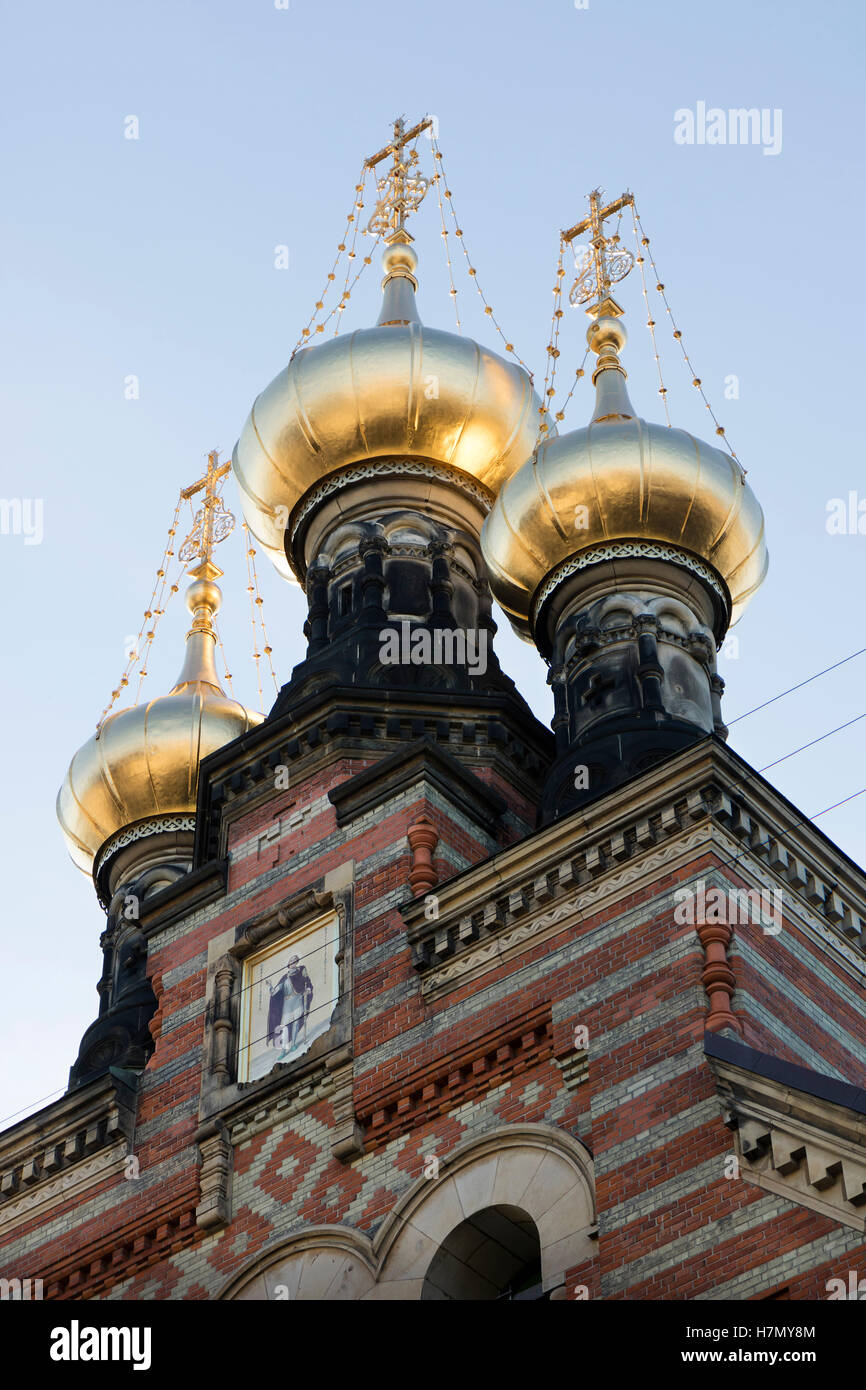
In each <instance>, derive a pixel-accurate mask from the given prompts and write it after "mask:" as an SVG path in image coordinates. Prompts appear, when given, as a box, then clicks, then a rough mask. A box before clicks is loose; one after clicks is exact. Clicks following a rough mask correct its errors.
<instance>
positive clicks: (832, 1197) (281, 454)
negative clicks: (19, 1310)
mask: <svg viewBox="0 0 866 1390" xmlns="http://www.w3.org/2000/svg"><path fill="white" fill-rule="evenodd" d="M430 126H431V122H430V121H429V120H425V121H422V122H420V123H419V124H418V125H416V126H414V127H412V128H411V129H407V128H406V126H405V125H404V123H403V122H402V121H398V122H396V123H395V125H394V129H393V134H392V138H391V140H390V141H389V143H388V145H387V146H386V147H385V148H384V149H383V150H381V151H379V152H378V154H376V155H374V156H372V157H371V158H370V159H369V160H368V161H367V162H366V165H365V175H364V178H363V179H362V180H361V183H360V184H359V185H358V186H357V190H356V200H355V209H356V211H355V212H354V213H353V216H352V219H351V220H353V221H355V222H356V232H357V223H358V222H360V220H361V219H360V216H359V214H360V211H361V209H362V208H363V205H364V188H365V185H366V179H367V177H368V176H369V175H370V174H371V173H372V174H373V176H374V177H375V178H376V185H377V189H376V191H377V202H376V208H375V212H374V213H373V217H372V218H371V219H370V221H369V223H368V228H367V229H368V231H369V233H370V235H372V236H373V237H374V238H375V239H376V240H378V241H381V242H382V244H383V248H384V250H383V257H382V266H383V272H384V275H383V282H382V300H381V311H380V313H379V316H378V321H377V322H376V323H375V324H374V325H373V326H371V327H367V328H359V329H356V330H355V331H354V332H350V333H346V334H342V333H340V334H337V335H336V336H334V337H329V338H328V339H327V340H326V339H325V338H324V336H323V337H322V339H321V341H316V337H315V335H314V333H313V332H309V333H307V334H306V335H304V336H303V341H302V342H301V343H300V344H299V346H298V348H297V349H296V350H295V352H294V353H293V354H292V356H291V358H290V360H289V362H288V364H287V365H286V366H285V367H284V368H283V369H282V370H281V371H280V373H279V374H278V375H277V376H276V377H275V378H274V380H273V381H272V382H271V383H270V385H269V386H267V387H266V388H265V389H264V390H263V391H262V393H261V394H260V395H259V396H258V397H257V399H256V400H255V402H254V403H253V406H252V408H251V410H250V413H249V416H248V418H247V421H246V423H245V425H244V426H243V429H242V430H241V432H240V437H239V439H238V442H237V445H236V447H235V450H234V454H233V458H232V465H231V467H232V473H233V476H234V480H235V481H236V484H237V487H238V489H239V493H240V498H241V504H242V507H243V511H244V516H245V519H246V524H247V526H248V527H249V531H250V533H251V536H252V537H253V538H254V539H255V541H256V544H257V545H258V546H259V547H260V548H261V549H263V550H265V552H266V553H267V554H268V556H269V557H270V559H271V561H272V562H273V564H274V565H275V566H276V568H277V570H278V571H279V572H280V573H281V574H282V575H283V576H284V577H286V578H290V577H293V578H295V579H296V580H297V581H298V583H299V584H301V585H302V586H303V588H304V591H305V594H306V599H307V604H308V616H307V620H306V623H305V627H304V634H305V637H306V652H305V654H304V657H303V659H302V660H301V661H300V662H299V663H298V665H297V666H296V667H295V669H294V670H293V671H292V672H291V674H290V675H288V679H287V680H286V681H285V683H284V684H283V686H282V688H281V689H280V691H279V694H278V697H277V699H276V701H275V703H274V705H273V708H272V709H271V710H270V711H269V712H268V714H267V716H266V717H265V718H264V719H261V718H259V717H258V716H256V715H254V714H252V713H251V712H249V711H247V710H246V709H244V708H243V707H242V706H241V705H239V704H237V703H236V702H234V701H232V700H230V699H229V698H228V697H227V696H226V695H225V694H224V692H223V691H222V689H221V687H220V684H219V681H218V679H217V676H216V672H215V669H214V666H213V647H214V640H215V631H214V615H215V613H216V611H217V608H218V606H219V589H218V588H217V585H216V580H217V578H218V577H219V575H220V571H219V570H218V568H217V567H216V565H215V564H214V561H213V549H214V545H215V543H216V536H215V533H214V524H215V522H214V518H215V510H216V494H215V484H216V476H215V475H216V470H217V468H218V461H217V459H216V456H212V458H211V460H210V464H209V469H208V475H207V478H206V479H205V480H202V482H203V484H204V487H205V504H204V507H203V510H202V514H201V524H200V527H199V530H198V540H197V542H196V546H197V550H196V554H195V556H194V557H192V558H195V559H196V560H197V562H198V563H197V564H196V567H195V569H194V570H192V571H191V574H190V577H191V579H192V584H191V587H190V589H189V592H188V596H187V602H188V606H189V608H190V611H191V613H192V616H193V622H192V628H191V630H190V633H189V636H188V638H187V651H186V657H185V661H184V666H183V670H182V672H181V675H180V677H179V679H178V682H177V684H176V685H175V687H174V688H173V689H172V691H171V692H170V693H169V694H168V695H167V696H164V697H162V699H160V700H155V701H152V702H151V703H150V704H148V705H136V706H134V707H133V708H132V709H130V710H125V711H121V712H119V713H117V714H112V715H109V716H108V717H106V718H105V719H104V720H103V722H102V723H101V725H100V728H99V732H98V734H97V736H96V737H95V738H94V739H92V740H90V742H89V743H88V744H86V745H85V747H84V748H83V749H82V750H81V751H80V752H79V753H78V754H76V756H75V758H74V759H73V762H72V765H71V767H70V770H69V773H68V774H67V778H66V781H65V782H64V786H63V789H62V791H61V794H60V798H59V802H58V813H59V816H60V820H61V825H62V828H63V831H64V834H65V835H66V837H67V840H68V843H69V845H70V848H71V851H72V854H73V857H74V859H75V860H76V862H77V863H78V864H79V866H80V867H82V868H85V869H86V870H88V871H90V872H91V873H92V875H93V879H94V885H95V888H96V892H97V896H98V898H99V901H100V904H101V906H102V908H103V910H104V911H105V912H106V913H107V923H106V927H105V931H104V934H103V950H104V962H105V963H104V969H103V975H102V978H101V980H100V982H99V986H98V989H99V994H100V1013H99V1018H98V1019H97V1021H96V1022H95V1023H94V1024H92V1025H91V1026H90V1028H89V1029H88V1030H87V1032H86V1034H85V1036H84V1039H83V1041H82V1044H81V1049H80V1053H79V1056H78V1059H77V1060H76V1062H75V1063H74V1065H73V1068H72V1073H71V1076H70V1084H69V1089H68V1090H67V1092H66V1094H65V1095H64V1096H63V1097H62V1098H61V1099H60V1100H57V1101H55V1102H53V1103H52V1104H51V1105H49V1106H47V1107H45V1108H44V1109H42V1110H41V1111H39V1112H37V1113H36V1114H35V1115H32V1116H29V1117H28V1118H27V1119H25V1120H24V1121H22V1122H21V1123H20V1124H18V1125H16V1126H14V1127H13V1128H12V1129H10V1130H8V1131H6V1132H5V1133H4V1134H2V1135H0V1266H2V1270H3V1273H4V1274H6V1275H8V1276H9V1277H13V1276H14V1277H16V1278H19V1279H21V1280H24V1279H27V1278H36V1277H38V1278H41V1279H42V1280H43V1282H44V1288H45V1297H46V1298H51V1299H57V1300H66V1299H74V1298H80V1297H82V1296H84V1297H98V1298H111V1299H117V1300H133V1299H134V1300H148V1299H153V1298H157V1297H159V1298H170V1299H201V1300H235V1299H238V1300H264V1299H269V1300H281V1299H287V1300H296V1299H298V1300H334V1301H340V1300H366V1301H379V1300H382V1299H389V1300H390V1299H397V1300H411V1301H414V1300H425V1301H426V1300H431V1299H433V1300H481V1299H486V1300H494V1299H514V1300H518V1299H519V1300H523V1299H552V1300H567V1301H578V1302H581V1301H587V1300H616V1299H639V1300H647V1299H677V1300H683V1299H684V1300H690V1299H697V1300H702V1299H723V1300H749V1299H755V1298H771V1299H814V1298H826V1297H837V1296H845V1297H847V1296H849V1295H848V1294H847V1293H845V1294H841V1295H839V1294H837V1293H836V1292H834V1291H833V1290H834V1289H835V1288H836V1286H837V1282H838V1281H842V1283H843V1285H844V1287H845V1288H846V1289H847V1288H849V1287H850V1277H851V1276H852V1274H853V1276H854V1278H855V1284H856V1281H857V1280H861V1279H862V1280H863V1281H864V1282H863V1288H864V1289H866V1245H864V1221H866V1160H864V1156H863V1155H864V1139H866V1103H864V1099H863V1091H862V1089H861V1080H862V1074H863V1070H862V1069H863V1065H864V1063H866V1045H864V1042H863V1037H864V1030H863V1022H864V1013H866V1001H864V979H866V949H864V947H866V942H864V928H863V923H864V920H866V876H864V874H863V872H862V871H861V870H860V869H859V868H857V866H856V865H854V864H852V863H851V861H850V860H848V859H847V857H846V856H845V855H844V854H842V852H841V851H840V850H839V849H838V848H837V847H836V846H835V845H834V844H833V843H832V842H831V841H830V840H829V839H827V838H826V837H825V836H824V835H823V834H822V833H821V831H820V830H819V829H818V828H817V826H816V825H815V824H814V822H812V821H809V820H808V819H807V817H805V816H804V815H803V814H802V813H801V812H799V811H798V810H797V809H796V808H795V807H793V806H792V805H791V804H790V803H789V802H788V801H787V800H786V799H785V798H784V797H782V796H781V795H780V794H779V793H778V792H776V791H775V790H774V788H773V787H772V786H771V785H770V784H769V783H768V782H767V781H766V780H765V779H764V778H763V777H761V775H760V774H759V773H757V772H756V771H755V770H754V769H752V768H751V767H749V766H748V764H746V763H745V762H744V761H743V760H742V759H741V758H740V757H738V756H737V754H736V753H734V752H733V751H732V750H731V749H730V747H729V746H728V744H727V742H726V734H727V731H726V728H725V724H724V714H723V709H722V694H723V687H722V681H721V680H720V678H719V675H718V672H717V669H716V651H717V649H718V646H719V644H720V643H721V641H722V640H723V639H724V636H725V633H726V631H727V629H728V627H729V625H730V624H731V623H732V622H734V621H736V618H737V617H738V616H739V614H740V613H741V612H742V610H743V608H744V606H745V604H746V603H747V602H748V601H749V600H750V599H751V597H752V596H753V595H754V594H755V592H756V591H757V589H758V588H759V586H760V584H761V581H762V579H763V577H764V575H765V573H766V569H767V550H766V544H765V537H764V523H763V516H762V513H761V509H760V507H759V505H758V502H757V501H756V499H755V497H754V495H753V493H752V491H751V489H750V487H749V486H748V484H747V483H746V480H745V476H744V474H743V471H742V469H741V468H740V466H739V463H738V462H737V460H736V459H735V458H734V457H732V456H731V455H730V454H729V453H727V452H725V451H724V450H723V449H722V448H721V447H715V446H711V445H709V444H707V443H705V442H703V441H701V440H699V439H696V438H694V437H693V436H692V435H690V434H687V433H686V432H685V431H683V430H681V429H678V428H675V427H673V426H670V427H669V426H668V425H659V424H656V423H653V422H648V421H646V420H643V419H642V418H641V417H640V416H638V415H637V414H636V411H635V408H634V407H633V405H632V403H631V400H630V398H629V393H628V390H627V387H626V366H625V362H624V358H625V349H626V330H625V327H624V321H625V318H626V315H625V314H624V311H623V309H622V308H621V307H620V305H619V304H618V303H617V302H616V300H615V299H614V297H613V293H612V286H613V284H615V283H616V282H617V281H618V279H620V278H622V276H623V275H624V273H625V272H626V271H627V270H628V269H629V268H630V261H631V258H630V257H629V256H628V255H627V254H626V253H624V252H623V251H622V249H621V248H620V247H619V245H618V236H617V235H616V233H613V234H610V233H609V232H608V231H607V230H606V224H607V221H608V219H609V218H610V217H612V216H613V215H614V214H615V213H618V212H622V211H623V210H624V209H627V208H633V198H632V196H631V195H630V194H626V195H623V197H622V198H621V199H618V200H616V201H615V202H614V203H613V204H609V205H608V206H603V200H602V198H601V196H600V194H598V193H597V192H596V193H593V194H592V195H591V196H590V208H589V215H588V217H587V218H585V219H582V221H581V222H579V223H578V224H577V225H576V226H575V227H573V228H571V229H570V230H569V231H568V232H565V233H563V245H564V246H566V245H570V244H571V242H572V241H573V239H574V238H575V237H576V236H577V235H579V234H581V233H582V232H588V233H589V245H588V249H587V252H586V256H585V263H584V269H583V271H582V272H581V275H580V276H579V278H578V282H577V286H576V288H575V299H576V302H577V303H582V304H583V305H584V307H586V308H587V313H588V315H589V318H590V324H589V330H588V334H587V341H588V345H589V349H590V351H591V353H592V354H593V357H594V359H595V366H594V371H593V374H592V378H593V384H594V388H595V404H594V407H593V408H592V410H591V414H590V419H589V423H588V424H587V425H586V426H585V427H584V428H578V429H573V430H570V431H568V432H567V433H562V434H558V433H557V432H556V430H555V428H546V426H548V425H549V424H550V405H549V401H550V390H552V388H548V389H545V390H544V391H543V392H541V391H536V389H535V388H534V386H533V382H532V380H531V379H530V377H529V375H528V373H527V371H526V370H525V369H524V368H523V367H522V366H521V365H520V363H519V362H515V361H513V360H508V359H507V356H502V355H500V354H498V353H495V352H493V351H491V350H490V349H489V348H488V347H486V346H484V345H482V344H480V343H477V342H474V341H472V340H471V339H469V338H468V337H465V336H462V335H461V334H457V333H451V332H446V331H444V330H442V329H440V328H433V327H429V326H428V325H427V324H426V323H424V322H422V319H421V314H420V312H419V307H418V297H419V296H420V297H421V300H422V308H423V294H422V291H423V269H422V268H421V266H420V265H419V258H418V255H417V254H416V251H415V248H414V244H413V238H412V234H411V232H410V230H409V227H410V225H412V224H411V222H410V218H411V215H413V214H414V213H415V212H416V211H417V210H418V208H419V206H420V204H421V202H422V201H423V198H424V196H425V193H426V192H427V191H428V188H429V187H430V184H431V182H433V183H436V184H437V185H438V187H437V191H438V192H440V193H441V192H442V191H443V190H444V192H445V197H446V201H447V202H448V203H449V205H450V200H451V194H450V191H448V190H447V186H446V182H445V180H444V173H443V164H442V158H441V151H439V148H438V144H437V143H436V141H435V140H432V141H431V152H432V153H433V169H432V174H431V178H428V177H427V176H426V175H424V174H423V173H422V171H421V167H420V156H419V153H418V146H417V142H418V139H419V137H420V136H422V135H423V134H425V133H426V132H427V131H428V130H429V128H430ZM425 143H426V142H425ZM377 170H378V171H379V172H378V173H377V172H376V171H377ZM635 225H636V227H637V222H636V223H635ZM455 235H461V236H462V231H461V232H458V233H455ZM351 245H352V254H353V255H354V245H355V243H354V242H352V244H351ZM344 249H345V247H344V246H342V245H341V252H342V251H343V250H344ZM473 275H474V267H473ZM346 283H347V286H348V285H349V283H350V282H349V278H348V275H347V281H346ZM419 285H420V286H421V289H420V290H419ZM345 299H346V292H345V291H344V297H343V298H342V299H341V300H340V312H342V309H343V308H345ZM321 309H322V305H321V303H320V304H318V305H317V313H318V312H319V311H320V310H321ZM424 314H425V317H428V311H427V310H426V308H425V309H424ZM319 326H322V325H319ZM509 350H510V345H508V347H507V349H506V352H508V351H509ZM558 351H559V349H558V348H557V349H555V352H556V353H557V354H558ZM551 355H552V356H553V354H551ZM626 360H627V358H626ZM545 388H547V383H545ZM584 418H586V417H585V416H584ZM222 467H223V468H225V465H223V466H222ZM196 486H198V485H196ZM494 598H495V599H496V600H497V601H498V603H499V604H500V606H501V608H502V610H503V611H504V612H505V614H506V616H507V618H508V620H509V621H510V622H511V623H512V624H513V626H514V628H515V629H516V631H517V632H518V633H519V634H520V635H521V636H522V637H524V638H526V639H527V641H529V642H530V643H532V644H533V645H534V647H535V649H536V651H537V653H538V660H539V662H544V663H546V665H547V668H548V673H549V680H550V683H551V685H552V687H553V694H554V718H553V729H552V731H551V730H550V729H548V728H546V727H544V725H543V724H542V723H541V722H540V721H539V720H538V719H537V718H536V717H535V716H534V715H533V713H532V711H531V710H530V709H529V707H528V706H527V704H526V703H525V701H524V700H523V699H522V697H521V696H520V695H519V693H518V691H517V690H516V688H515V686H514V684H513V683H512V681H511V680H510V679H509V678H508V676H507V675H506V674H505V673H504V672H503V671H502V670H501V668H500V666H499V662H498V659H497V656H496V653H495V651H494V638H495V634H496V624H495V622H494V619H493V616H492V601H493V599H494ZM845 1281H848V1282H847V1283H846V1282H845ZM858 1287H859V1285H858Z"/></svg>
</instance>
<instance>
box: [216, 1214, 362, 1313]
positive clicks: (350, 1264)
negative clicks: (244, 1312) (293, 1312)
mask: <svg viewBox="0 0 866 1390" xmlns="http://www.w3.org/2000/svg"><path fill="white" fill-rule="evenodd" d="M375 1282H376V1261H375V1257H374V1255H373V1251H372V1246H371V1244H370V1241H369V1240H368V1239H367V1237H366V1236H364V1235H361V1234H360V1232H358V1231H353V1230H352V1229H351V1227H350V1226H319V1227H317V1228H316V1229H315V1230H312V1231H304V1232H302V1233H299V1234H298V1235H294V1236H290V1237H289V1239H288V1240H285V1241H283V1242H282V1243H281V1244H280V1245H279V1246H276V1247H273V1246H272V1247H271V1248H270V1249H268V1250H265V1251H263V1252H262V1253H261V1254H260V1255H259V1256H258V1258H257V1259H256V1260H255V1261H254V1262H253V1264H252V1265H247V1266H246V1267H245V1268H244V1269H243V1270H241V1271H240V1272H239V1273H237V1274H235V1275H233V1276H232V1278H231V1280H230V1281H229V1283H228V1284H227V1285H226V1286H225V1288H224V1289H223V1290H222V1292H221V1293H220V1294H219V1295H218V1297H219V1298H220V1299H223V1300H232V1301H234V1300H238V1301H243V1302H248V1301H250V1300H268V1301H275V1302H276V1301H279V1300H281V1299H285V1300H287V1301H295V1300H302V1301H314V1302H319V1303H321V1302H332V1301H333V1302H357V1301H358V1300H359V1299H361V1298H363V1297H364V1295H365V1294H366V1293H367V1292H368V1291H369V1290H370V1289H371V1288H372V1287H373V1285H374V1284H375Z"/></svg>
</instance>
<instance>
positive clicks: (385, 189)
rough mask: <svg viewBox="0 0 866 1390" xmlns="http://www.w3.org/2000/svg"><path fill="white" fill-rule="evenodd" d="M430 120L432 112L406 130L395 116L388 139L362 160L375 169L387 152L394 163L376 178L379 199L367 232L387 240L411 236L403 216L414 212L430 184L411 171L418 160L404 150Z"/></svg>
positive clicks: (403, 238) (431, 119)
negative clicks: (385, 172)
mask: <svg viewBox="0 0 866 1390" xmlns="http://www.w3.org/2000/svg"><path fill="white" fill-rule="evenodd" d="M432 124H433V118H432V116H425V118H424V120H423V121H419V122H418V124H417V125H413V127H412V129H411V130H407V129H406V126H405V122H404V120H403V117H402V116H398V117H397V120H396V121H395V122H394V134H393V137H392V139H391V143H390V144H389V145H385V146H384V147H383V148H382V149H381V150H379V151H378V152H377V153H376V154H371V155H370V158H369V159H366V160H365V161H364V167H365V168H367V169H375V167H376V165H377V164H381V162H382V160H383V159H387V158H388V155H389V154H390V155H393V158H394V163H393V165H392V166H391V168H390V169H389V171H388V173H387V174H386V175H385V177H384V178H381V179H377V180H376V186H377V188H378V191H379V199H378V202H377V203H376V210H375V212H374V213H373V216H372V217H371V218H370V221H369V222H368V223H367V230H368V231H369V232H373V233H374V234H375V235H376V236H383V237H384V238H385V239H386V241H387V242H388V243H389V244H390V243H391V242H393V241H411V240H412V238H411V237H410V235H409V233H408V232H407V231H406V218H407V217H408V215H409V213H410V212H415V210H416V208H417V207H418V206H419V204H420V203H421V201H422V199H423V197H424V195H425V193H426V192H427V189H428V188H429V187H430V180H429V179H425V178H424V177H423V176H422V175H421V174H418V173H415V172H414V169H415V166H416V165H417V163H418V155H417V153H416V151H415V150H413V151H412V152H411V153H410V154H409V155H408V156H406V154H405V150H406V146H407V145H408V144H409V142H410V141H411V140H414V139H416V138H417V136H419V135H420V134H421V132H422V131H424V130H428V129H429V127H430V126H432Z"/></svg>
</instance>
